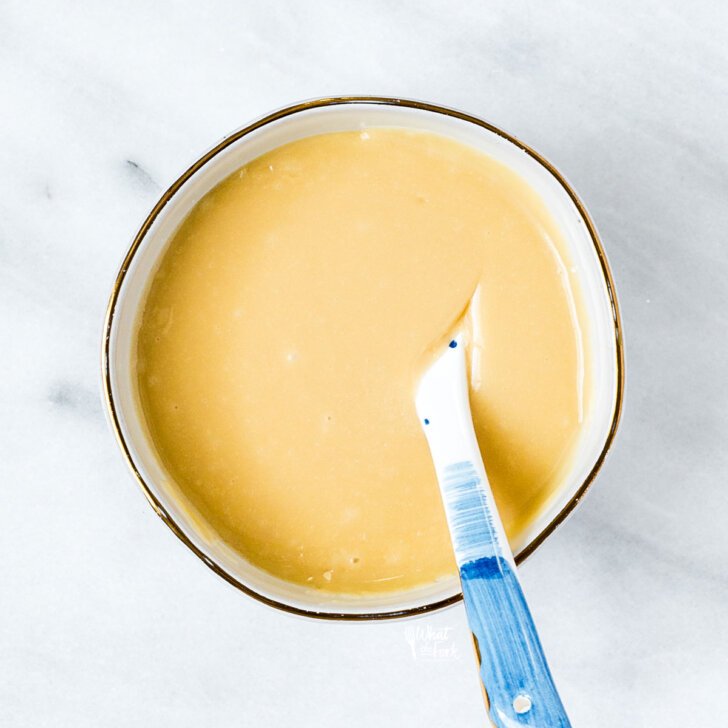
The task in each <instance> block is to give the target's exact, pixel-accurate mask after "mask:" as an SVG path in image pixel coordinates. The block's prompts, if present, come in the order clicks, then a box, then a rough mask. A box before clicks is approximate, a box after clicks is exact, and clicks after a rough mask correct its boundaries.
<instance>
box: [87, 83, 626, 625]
mask: <svg viewBox="0 0 728 728" xmlns="http://www.w3.org/2000/svg"><path fill="white" fill-rule="evenodd" d="M344 104H378V105H386V106H399V107H406V108H411V109H419V110H421V111H429V112H433V113H436V114H443V115H444V116H450V117H454V118H456V119H460V120H461V121H466V122H469V123H471V124H475V125H476V126H479V127H482V128H484V129H487V130H488V131H490V132H493V133H495V134H497V135H498V136H500V137H502V138H504V139H506V140H508V141H509V142H511V143H512V144H515V145H516V146H517V147H519V148H520V149H521V150H523V151H524V152H525V153H526V154H528V155H529V156H530V157H532V158H533V159H534V160H536V161H537V162H538V163H539V164H541V165H542V166H543V167H545V168H546V169H547V170H548V171H549V172H550V173H551V174H552V175H553V176H554V177H555V178H556V179H557V181H558V182H559V184H560V185H561V186H562V187H563V189H564V190H565V191H566V193H567V194H568V196H569V197H570V198H571V200H572V202H573V203H574V205H575V206H576V208H577V210H578V211H579V214H580V215H581V217H582V218H583V219H584V222H585V223H586V226H587V229H588V231H589V236H590V238H591V241H592V244H593V245H594V250H595V252H596V254H597V257H598V259H599V264H600V266H601V270H602V275H603V278H604V284H605V286H606V289H607V294H608V296H609V301H610V304H611V308H612V318H613V324H614V342H615V351H616V358H617V361H616V368H617V389H616V393H615V399H614V404H613V410H612V419H611V424H610V428H609V432H608V433H607V437H606V438H605V441H604V445H603V447H602V450H601V452H600V453H599V456H598V457H597V459H596V461H595V462H594V465H593V466H592V468H591V470H590V471H589V473H588V474H587V476H586V478H585V479H584V482H583V483H582V484H581V485H580V486H579V487H578V488H577V490H576V491H575V493H574V494H573V496H572V497H571V498H570V499H569V501H568V503H566V505H565V506H564V507H563V508H562V509H561V510H560V511H559V513H557V514H556V516H555V517H554V518H553V519H552V520H551V521H550V523H549V524H548V525H547V526H546V527H545V528H544V529H543V530H542V531H541V532H540V533H539V534H538V535H537V536H536V537H535V538H533V539H532V540H531V542H530V543H529V544H528V545H527V546H526V547H525V548H523V549H522V550H521V551H520V552H519V553H518V554H517V556H516V557H515V558H516V563H517V564H521V563H522V562H523V561H524V560H525V559H527V558H528V557H529V556H530V555H531V554H532V553H533V552H534V551H535V550H536V549H537V548H538V547H539V546H540V545H541V544H542V543H543V542H544V541H545V540H546V538H548V536H550V535H551V534H552V533H553V532H554V530H555V529H556V528H557V526H559V525H560V524H561V523H563V522H564V520H565V519H566V517H567V516H568V515H569V514H570V513H571V512H572V511H573V510H574V508H576V506H577V504H578V503H579V502H580V501H581V500H582V498H583V497H584V495H585V494H586V492H587V491H588V490H589V488H590V486H591V485H592V483H593V482H594V479H595V478H596V475H597V473H598V472H599V470H600V469H601V467H602V464H603V463H604V459H605V458H606V455H607V452H608V451H609V449H610V447H611V445H612V442H613V441H614V437H615V434H616V432H617V427H618V425H619V420H620V416H621V413H622V406H623V399H624V344H623V341H622V324H621V319H620V314H619V304H618V302H617V295H616V291H615V287H614V280H613V278H612V273H611V271H610V269H609V263H608V262H607V257H606V253H605V252H604V248H603V247H602V243H601V240H600V239H599V235H598V234H597V231H596V228H595V226H594V223H593V222H592V220H591V217H590V216H589V213H588V212H587V210H586V207H585V206H584V204H583V203H582V202H581V200H580V199H579V197H578V196H577V195H576V193H575V192H574V190H573V189H572V188H571V186H570V185H569V183H568V182H567V181H566V180H565V179H564V177H563V175H561V173H560V172H559V171H558V170H557V169H556V168H555V167H554V166H553V165H552V164H551V163H550V162H549V161H548V160H547V159H544V157H542V156H541V155H540V154H539V153H538V152H536V151H535V150H534V149H531V148H530V147H529V146H527V145H526V144H524V143H523V142H521V141H520V140H518V139H516V138H515V137H514V136H511V135H510V134H508V133H507V132H505V131H503V130H502V129H499V128H498V127H496V126H494V125H493V124H490V123H489V122H487V121H484V120H483V119H479V118H478V117H476V116H471V115H470V114H466V113H464V112H462V111H457V110H456V109H450V108H447V107H444V106H438V105H437V104H430V103H426V102H423V101H414V100H411V99H400V98H391V97H386V96H332V97H327V98H320V99H312V100H310V101H304V102H301V103H298V104H294V105H292V106H287V107H285V108H283V109H280V110H278V111H274V112H273V113H271V114H268V115H267V116H265V117H263V118H261V119H258V120H257V121H254V122H253V123H252V124H249V125H248V126H246V127H244V128H243V129H240V130H238V131H236V132H234V133H232V134H231V135H230V136H227V137H225V138H224V139H223V140H222V141H221V142H219V143H218V144H217V145H216V146H215V147H213V148H212V149H211V150H210V151H208V152H207V153H206V154H204V155H203V156H202V157H200V159H198V160H197V161H196V162H195V163H194V164H193V165H192V166H191V167H189V168H188V169H187V170H186V171H185V172H184V173H183V174H182V175H181V176H180V177H179V178H178V179H177V180H175V182H174V183H173V184H172V185H171V186H170V187H169V189H167V191H166V192H165V193H164V194H163V195H162V196H161V197H160V199H159V201H158V202H157V204H156V205H155V206H154V208H153V209H152V211H151V212H150V213H149V215H148V217H147V219H146V220H145V221H144V223H143V225H142V226H141V228H140V229H139V232H138V233H137V234H136V236H135V237H134V240H133V242H132V244H131V247H130V248H129V251H128V252H127V254H126V256H125V257H124V261H123V263H122V264H121V268H120V270H119V273H118V275H117V277H116V280H115V282H114V287H113V290H112V292H111V297H110V299H109V304H108V307H107V309H106V318H105V321H104V334H103V342H102V349H101V370H102V379H103V390H104V400H105V403H106V408H107V410H108V415H109V420H110V422H111V426H112V429H113V431H114V435H115V437H116V440H117V442H118V443H119V447H120V448H121V450H122V452H123V454H124V458H125V459H126V462H127V464H128V466H129V468H130V469H131V471H132V473H133V475H134V477H135V478H136V480H137V482H138V483H139V485H140V487H141V489H142V491H143V492H144V495H145V496H146V498H147V500H148V501H149V503H150V505H151V506H152V508H153V509H154V510H155V512H156V513H157V515H158V516H159V517H160V518H161V519H162V520H163V521H164V522H165V523H166V524H167V526H169V528H170V529H171V530H172V532H173V533H174V534H175V536H177V538H179V539H180V541H182V542H183V543H184V544H185V545H186V546H187V547H188V548H189V549H190V550H191V551H192V552H193V553H194V554H195V555H196V556H198V557H199V558H200V559H201V560H202V561H203V562H204V563H205V564H207V566H209V567H210V568H211V569H212V570H213V571H214V572H215V573H216V574H218V575H219V576H221V577H222V578H223V579H225V581H227V582H229V583H230V584H232V585H233V586H234V587H237V588H238V589H240V590H241V591H242V592H244V593H245V594H248V595H249V596H251V597H253V598H254V599H257V600H258V601H260V602H262V603H263V604H267V605H268V606H271V607H276V608H277V609H281V610H283V611H285V612H289V613H291V614H297V615H300V616H307V617H315V618H319V619H332V620H349V621H361V620H376V619H396V618H401V617H409V616H413V615H418V614H424V613H426V612H432V611H435V610H437V609H442V608H443V607H447V606H450V605H451V604H456V603H457V602H459V601H461V600H462V598H463V596H462V594H455V595H453V596H451V597H447V598H446V599H440V600H438V601H435V602H432V603H430V604H424V605H421V606H417V607H411V608H407V609H400V610H396V611H392V612H372V613H361V614H349V613H343V612H318V611H316V610H315V609H304V608H301V607H294V606H291V605H289V604H285V603H283V602H279V601H276V600H275V599H271V598H269V597H266V596H264V595H262V594H259V593H258V592H256V591H255V590H254V589H252V588H251V587H249V586H248V585H246V584H243V583H241V582H240V581H239V580H238V579H236V578H235V577H234V576H233V575H232V574H230V573H229V572H227V571H226V570H225V569H223V568H222V567H221V566H220V565H219V564H217V563H215V562H214V561H213V560H212V559H211V558H210V557H209V556H207V555H206V554H205V553H203V552H202V551H201V550H200V549H199V548H198V547H197V546H196V545H195V544H194V543H193V542H192V541H191V540H190V539H189V538H188V537H187V535H186V534H185V533H184V532H183V530H182V529H181V528H180V526H179V525H178V524H177V523H176V522H175V521H174V519H173V518H172V517H171V516H170V514H169V513H168V512H167V510H166V509H165V507H164V506H163V505H162V503H161V502H160V501H159V499H158V498H157V497H156V495H155V494H154V493H153V492H152V490H151V489H150V487H149V485H148V484H147V483H146V482H145V480H144V478H143V477H142V475H141V473H140V472H139V470H138V468H137V466H136V464H135V463H134V460H133V458H132V456H131V452H130V450H129V446H128V444H127V442H126V440H125V438H124V434H123V432H122V430H121V426H120V423H119V417H118V414H117V411H116V404H115V402H114V395H113V392H112V388H111V373H110V367H109V353H110V352H109V349H110V343H111V328H112V325H113V321H114V314H115V311H116V304H117V301H118V299H119V293H120V291H121V287H122V285H123V283H124V278H125V277H126V273H127V271H128V270H129V267H130V265H131V262H132V260H133V258H134V255H135V254H136V252H137V250H138V249H139V248H140V246H141V245H142V242H143V241H144V238H145V236H146V234H147V232H148V231H149V228H150V227H151V226H152V223H153V222H154V221H155V219H156V218H157V216H158V215H159V213H160V212H161V211H162V209H163V208H164V206H165V205H166V204H167V203H168V202H169V201H170V200H171V199H172V197H173V196H174V195H175V194H176V193H177V191H178V190H179V189H180V188H181V187H182V185H184V184H185V182H187V180H188V179H189V178H190V177H192V175H194V174H195V173H196V172H197V171H198V170H199V169H200V168H201V167H203V166H204V165H206V164H207V163H208V162H210V161H211V160H212V159H213V158H214V157H216V156H217V155H218V154H219V153H220V152H221V151H222V150H224V149H225V148H227V147H228V146H229V145H231V144H233V143H235V142H237V141H238V140H239V139H242V138H243V137H245V136H246V135H248V134H250V133H251V132H252V131H255V130H256V129H259V128H261V127H263V126H265V125H266V124H270V123H271V122H274V121H278V120H279V119H283V118H285V117H287V116H291V115H292V114H297V113H300V112H302V111H308V110H310V109H316V108H320V107H324V106H339V105H344Z"/></svg>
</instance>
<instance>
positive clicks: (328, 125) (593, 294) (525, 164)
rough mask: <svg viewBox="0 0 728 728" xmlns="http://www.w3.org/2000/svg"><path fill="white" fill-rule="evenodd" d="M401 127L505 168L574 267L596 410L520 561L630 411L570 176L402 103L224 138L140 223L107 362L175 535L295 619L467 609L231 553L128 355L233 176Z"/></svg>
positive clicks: (309, 106) (139, 456)
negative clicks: (286, 574)
mask: <svg viewBox="0 0 728 728" xmlns="http://www.w3.org/2000/svg"><path fill="white" fill-rule="evenodd" d="M368 126H397V127H406V128H409V129H419V130H425V131H430V132H435V133H437V134H441V135H444V136H447V137H451V138H453V139H456V140H458V141H460V142H463V143H465V144H468V145H470V146H472V147H475V148H476V149H479V150H481V151H483V152H485V153H486V154H489V155H490V156H491V157H494V158H496V159H498V160H500V161H501V162H503V163H505V164H507V165H508V166H509V167H511V168H512V169H513V170H514V171H516V172H517V173H518V174H520V175H521V176H522V177H523V178H524V179H525V180H526V181H527V182H528V183H529V184H530V185H531V186H532V187H533V188H534V189H535V190H536V191H537V192H538V193H539V194H540V195H541V197H542V198H543V200H544V202H545V204H546V205H547V207H548V209H549V210H550V212H551V214H552V215H553V217H554V219H555V220H556V222H557V224H558V225H559V226H560V228H561V231H562V233H563V237H564V241H565V243H566V245H567V246H568V253H569V256H570V258H571V261H572V262H573V264H574V265H576V266H577V268H578V270H579V276H580V280H581V286H582V294H583V306H584V309H585V311H586V315H587V318H588V320H589V329H590V330H589V335H588V336H587V342H588V344H587V345H588V346H589V347H590V348H591V355H590V357H591V361H592V377H591V379H592V387H593V392H592V407H591V414H590V416H589V419H588V420H587V422H586V425H585V428H584V433H583V436H582V438H581V442H580V445H579V447H578V452H577V456H576V457H575V458H574V460H573V464H572V467H571V470H570V472H569V473H568V475H567V476H566V477H565V478H564V481H563V485H562V487H561V488H560V490H559V491H558V492H557V494H556V495H555V496H554V497H553V498H552V500H551V501H550V502H549V503H548V504H547V506H546V507H545V508H544V509H543V511H542V512H541V513H540V514H539V516H538V517H537V518H536V519H535V521H534V522H533V523H532V524H531V526H530V527H529V528H528V529H527V530H526V531H525V532H524V533H522V534H521V536H520V537H519V538H518V540H517V541H516V542H514V543H512V544H511V545H512V547H513V550H514V552H515V553H516V561H518V562H520V561H522V560H523V559H524V558H525V557H526V556H528V555H529V554H530V553H532V552H533V551H534V549H536V547H537V546H539V545H540V544H541V543H542V542H543V541H544V539H545V538H546V537H547V536H548V535H549V534H550V533H551V532H552V531H553V530H554V529H555V527H556V526H557V525H558V524H559V523H561V522H562V521H563V520H564V518H565V517H566V516H567V515H568V514H569V513H570V512H571V511H572V510H573V508H574V507H575V506H576V504H577V503H578V502H579V501H580V500H581V497H582V496H583V495H584V493H585V492H586V490H587V488H588V487H589V485H590V483H591V482H592V480H593V479H594V477H595V475H596V473H597V471H598V470H599V468H600V466H601V464H602V461H603V460H604V457H605V455H606V452H607V450H608V448H609V446H610V444H611V442H612V439H613V437H614V434H615V431H616V428H617V423H618V420H619V414H620V411H621V406H622V392H623V367H624V364H623V353H622V343H621V333H620V321H619V313H618V307H617V300H616V295H615V291H614V285H613V283H612V278H611V274H610V272H609V267H608V264H607V260H606V256H605V254H604V250H603V249H602V246H601V243H600V241H599V238H598V236H597V233H596V230H595V228H594V225H593V223H592V222H591V220H590V219H589V216H588V214H587V212H586V210H585V208H584V206H583V204H582V203H581V202H580V201H579V199H578V198H577V196H576V194H575V193H574V191H573V190H572V189H571V187H570V186H569V185H568V184H567V182H566V181H565V180H564V178H563V176H562V175H561V174H560V173H559V172H558V171H557V170H556V169H555V168H554V167H553V165H551V164H550V163H549V162H547V161H546V160H545V159H543V157H541V156H540V155H539V154H537V153H536V152H534V151H533V150H532V149H530V148H528V147H527V146H525V145H524V144H522V143H521V142H520V141H518V140H517V139H514V138H513V137H512V136H510V135H509V134H506V133H505V132H503V131H501V130H500V129H497V128H496V127H494V126H493V125H492V124H488V123H487V122H485V121H482V120H480V119H477V118H475V117H472V116H469V115H467V114H464V113H462V112H459V111H454V110H452V109H446V108H442V107H439V106H434V105H432V104H426V103H422V102H417V101H406V100H402V99H391V98H374V97H341V98H328V99H318V100H314V101H308V102H305V103H301V104H297V105H295V106H290V107H287V108H285V109H281V110H280V111H276V112H274V113H272V114H270V115H268V116H266V117H264V118H262V119H260V120H258V121H256V122H254V123H252V124H250V125H249V126H246V127H244V128H243V129H240V130H239V131H236V132H234V133H232V134H230V135H229V136H228V137H226V138H225V139H223V140H222V141H221V142H220V143H219V144H217V145H216V146H215V147H213V148H212V149H211V150H210V151H209V152H207V153H206V154H205V155H203V156H202V157H201V158H200V159H199V160H198V161H197V162H195V164H193V165H192V166H191V167H190V168H189V169H188V170H187V171H186V172H185V173H184V174H183V175H182V176H181V177H180V178H179V179H178V180H177V181H176V182H175V183H174V184H173V185H172V186H171V187H170V188H169V189H168V190H167V191H166V192H165V193H164V194H163V195H162V197H161V199H160V200H159V202H158V203H157V204H156V205H155V207H154V209H153V210H152V212H151V213H150V215H149V217H148V218H147V219H146V220H145V221H144V224H143V225H142V227H141V229H140V230H139V233H138V234H137V236H136V238H135V239H134V242H133V243H132V246H131V248H130V250H129V252H128V253H127V255H126V258H125V260H124V262H123V264H122V267H121V270H120V271H119V275H118V277H117V279H116V283H115V285H114V290H113V292H112V295H111V300H110V302H109V307H108V310H107V314H106V323H105V329H104V342H103V353H102V376H103V387H104V393H105V397H106V403H107V406H108V407H107V409H108V415H109V419H110V422H111V425H112V428H113V430H114V433H115V435H116V438H117V440H118V442H119V445H120V446H121V449H122V451H123V453H124V455H125V457H126V460H127V462H128V464H129V466H130V467H131V469H132V472H133V473H134V475H135V476H136V478H137V480H138V481H139V484H140V485H141V487H142V489H143V490H144V493H145V494H146V496H147V498H148V500H149V502H150V503H151V504H152V507H153V508H154V509H155V510H156V512H157V513H158V514H159V515H160V516H161V517H162V519H163V520H164V521H165V523H167V525H168V526H169V527H170V528H171V529H172V530H173V531H174V533H175V534H176V535H177V536H178V537H179V538H180V539H181V540H182V541H183V542H184V543H185V544H186V545H187V546H188V547H189V548H191V549H192V551H194V553H195V554H197V555H198V556H199V557H200V558H201V559H202V560H203V561H204V562H205V563H206V564H207V565H208V566H209V567H210V568H212V569H213V570H214V571H215V572H216V573H218V574H220V575H221V576H222V577H224V578H225V579H227V581H229V582H230V583H231V584H233V585H235V586H236V587H238V588H240V589H241V590H243V591H244V592H246V593H248V594H250V595H251V596H254V597H256V598H257V599H259V600H261V601H263V602H265V603H267V604H270V605H272V606H276V607H280V608H282V609H285V610H287V611H290V612H294V613H298V614H304V615H309V616H315V617H324V618H334V619H335V618H339V619H375V618H385V617H400V616H407V615H412V614H418V613H421V612H424V611H428V610H432V609H437V608H440V607H444V606H447V605H449V604H453V603H455V602H456V601H458V600H459V599H461V598H462V595H461V593H460V585H459V582H458V581H457V578H456V577H454V576H453V577H452V578H450V579H446V580H443V581H439V582H436V583H434V584H430V585H428V586H425V587H421V588H417V589H412V590H409V591H406V592H401V593H390V594H386V595H382V596H361V597H354V596H351V597H349V596H330V595H326V594H322V592H320V591H316V590H313V589H309V588H306V587H303V586H299V585H296V584H291V583H289V582H286V581H283V580H281V579H278V578H276V577H273V576H271V575H270V574H267V573H266V572H264V571H262V570H260V569H259V568H257V567H255V566H253V565H252V564H251V563H249V562H248V561H246V560H245V559H244V558H243V557H242V556H240V555H239V554H238V553H236V552H235V551H233V550H232V549H231V548H229V547H228V546H227V545H226V544H225V543H224V542H222V541H221V540H220V539H219V537H217V536H216V534H215V533H214V532H212V531H211V529H210V528H208V527H206V525H205V523H204V520H203V519H201V518H200V516H199V515H198V514H196V513H195V512H194V509H193V508H192V507H191V506H189V505H188V504H187V505H186V504H185V503H184V499H183V498H181V497H180V494H179V491H178V490H177V489H176V488H175V487H174V485H173V483H171V481H170V479H169V477H168V476H167V474H166V473H165V471H164V469H163V467H162V466H161V464H160V462H159V460H158V458H157V456H156V454H155V451H154V448H153V446H152V445H151V443H150V442H149V440H148V438H147V437H146V435H145V430H144V427H143V424H142V421H141V419H140V412H139V408H138V405H137V401H136V395H135V387H134V386H133V369H132V347H133V342H134V335H135V324H136V322H137V320H138V314H139V310H140V305H141V304H142V302H143V300H144V295H145V293H146V290H147V286H148V284H149V282H150V280H151V277H152V275H153V273H154V271H155V269H156V266H157V264H158V263H159V261H160V256H161V255H162V253H163V251H164V249H165V247H166V245H167V243H168V241H169V240H170V238H171V236H172V235H173V233H174V232H175V230H176V229H177V227H178V226H179V225H180V223H181V222H182V220H183V219H184V218H185V217H186V215H187V214H188V213H189V212H190V210H191V209H192V207H193V206H194V205H195V203H196V202H197V201H198V200H199V199H200V198H201V197H203V196H204V195H205V194H206V193H207V192H209V191H210V190H211V189H212V188H213V187H214V186H215V185H217V184H218V183H219V182H221V181H222V180H223V179H225V177H227V176H228V175H229V174H230V173H232V172H233V171H235V170H236V169H237V168H239V167H241V166H242V165H244V164H246V163H247V162H249V161H251V160H253V159H255V158H256V157H259V156H260V155H261V154H264V153H266V152H268V151H270V150H271V149H274V148H275V147H278V146H281V145H282V144H286V143H288V142H291V141H294V140H296V139H301V138H303V137H307V136H311V135H314V134H321V133H325V132H334V131H345V130H354V129H360V128H362V127H368Z"/></svg>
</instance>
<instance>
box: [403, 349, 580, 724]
mask: <svg viewBox="0 0 728 728" xmlns="http://www.w3.org/2000/svg"><path fill="white" fill-rule="evenodd" d="M463 349H464V347H463V345H462V339H461V337H456V338H455V339H453V341H451V342H450V345H449V347H448V348H447V349H446V350H445V353H444V354H443V355H442V356H441V357H440V358H439V359H437V360H436V361H435V362H434V364H432V365H431V366H430V368H429V369H428V370H427V372H426V373H425V375H424V376H423V377H422V380H421V381H420V385H419V388H418V392H417V397H416V406H417V412H418V415H419V416H420V419H421V422H422V425H423V428H424V432H425V435H426V437H427V442H428V444H429V446H430V452H431V454H432V459H433V462H434V465H435V470H436V472H437V479H438V482H439V484H440V491H441V493H442V499H443V503H444V505H445V514H446V516H447V521H448V526H449V528H450V536H451V538H452V543H453V549H454V551H455V559H456V561H457V564H458V569H459V571H460V581H461V584H462V589H463V595H464V597H465V608H466V611H467V616H468V623H469V624H470V629H471V631H472V633H473V638H474V642H475V647H476V652H477V655H478V661H479V663H480V668H479V669H480V678H481V681H482V684H483V689H484V692H485V695H486V697H487V700H488V704H489V714H490V718H491V721H492V722H493V724H494V725H495V726H496V728H519V726H530V727H531V728H570V726H571V723H570V722H569V719H568V717H567V715H566V711H565V710H564V706H563V705H562V703H561V699H560V698H559V694H558V692H557V690H556V686H555V685H554V681H553V678H552V677H551V671H550V670H549V667H548V664H547V662H546V657H545V655H544V653H543V648H542V647H541V641H540V640H539V638H538V634H537V632H536V627H535V625H534V623H533V618H532V617H531V612H530V611H529V609H528V605H527V604H526V600H525V597H524V595H523V590H522V589H521V585H520V582H519V580H518V576H517V573H516V565H515V562H514V560H513V555H512V553H511V550H510V546H509V545H508V540H507V538H506V535H505V532H504V530H503V526H502V524H501V521H500V517H499V515H498V510H497V507H496V504H495V499H494V498H493V493H492V492H491V489H490V485H489V484H488V479H487V476H486V474H485V467H484V466H483V460H482V457H481V455H480V450H479V447H478V442H477V440H476V437H475V431H474V429H473V421H472V416H471V414H470V403H469V398H468V382H467V372H466V368H465V355H464V351H463Z"/></svg>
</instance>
